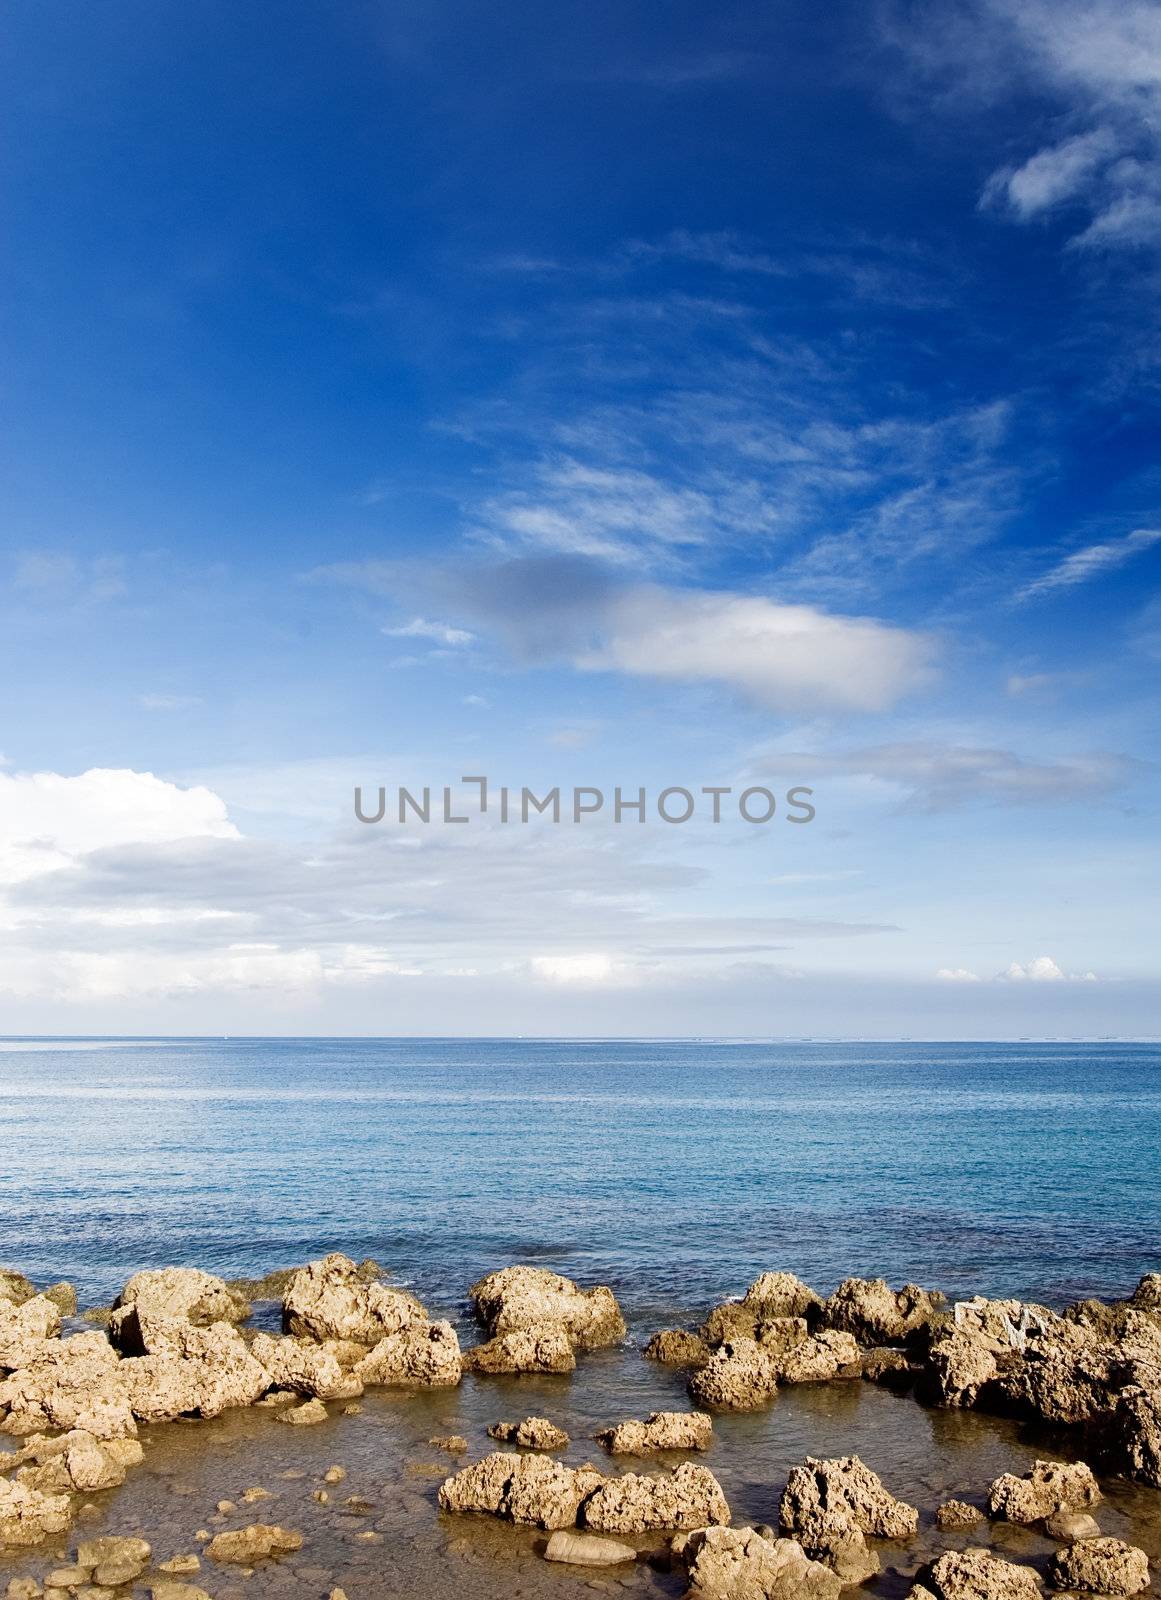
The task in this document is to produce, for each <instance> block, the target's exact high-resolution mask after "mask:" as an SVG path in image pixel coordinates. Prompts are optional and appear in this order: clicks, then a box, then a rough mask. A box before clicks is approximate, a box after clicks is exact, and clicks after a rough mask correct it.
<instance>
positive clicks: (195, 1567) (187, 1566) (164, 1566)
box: [157, 1553, 202, 1577]
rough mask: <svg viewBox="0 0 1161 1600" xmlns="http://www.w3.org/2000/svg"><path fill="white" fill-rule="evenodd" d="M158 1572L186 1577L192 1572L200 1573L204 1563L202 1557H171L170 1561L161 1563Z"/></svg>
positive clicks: (191, 1555)
mask: <svg viewBox="0 0 1161 1600" xmlns="http://www.w3.org/2000/svg"><path fill="white" fill-rule="evenodd" d="M157 1570H158V1572H171V1573H173V1574H174V1576H175V1577H184V1576H186V1575H187V1574H188V1573H191V1572H200V1571H201V1570H202V1562H201V1557H200V1556H195V1555H193V1554H192V1553H191V1554H190V1555H181V1556H170V1558H169V1560H168V1561H159V1562H158V1564H157Z"/></svg>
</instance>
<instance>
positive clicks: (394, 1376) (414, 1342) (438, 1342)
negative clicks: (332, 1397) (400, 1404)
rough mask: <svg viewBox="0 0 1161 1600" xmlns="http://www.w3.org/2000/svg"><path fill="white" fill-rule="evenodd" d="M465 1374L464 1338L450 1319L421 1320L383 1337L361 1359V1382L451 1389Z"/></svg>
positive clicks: (358, 1376)
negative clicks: (462, 1343)
mask: <svg viewBox="0 0 1161 1600" xmlns="http://www.w3.org/2000/svg"><path fill="white" fill-rule="evenodd" d="M462 1375H463V1358H462V1355H461V1352H460V1341H459V1339H458V1338H457V1336H456V1331H455V1329H454V1328H453V1327H452V1325H451V1323H450V1322H421V1323H416V1324H415V1325H414V1326H413V1327H410V1328H404V1329H403V1330H402V1331H401V1332H399V1333H392V1334H388V1335H387V1337H386V1338H383V1339H380V1341H379V1343H378V1344H377V1345H376V1346H375V1348H374V1349H373V1350H372V1351H371V1352H370V1353H369V1354H368V1355H366V1356H364V1358H363V1360H362V1361H360V1362H359V1364H358V1366H357V1367H356V1368H355V1369H354V1377H355V1378H356V1379H357V1380H358V1382H359V1383H360V1384H383V1385H395V1386H397V1387H400V1386H402V1387H414V1388H426V1389H450V1388H454V1387H455V1386H456V1384H457V1383H459V1381H460V1378H461V1377H462Z"/></svg>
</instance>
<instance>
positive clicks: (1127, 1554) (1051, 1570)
mask: <svg viewBox="0 0 1161 1600" xmlns="http://www.w3.org/2000/svg"><path fill="white" fill-rule="evenodd" d="M1048 1579H1049V1582H1050V1583H1051V1584H1052V1586H1053V1588H1054V1589H1072V1590H1078V1591H1079V1592H1080V1593H1082V1594H1116V1595H1121V1594H1140V1592H1141V1590H1142V1589H1147V1588H1148V1587H1149V1558H1148V1556H1147V1555H1146V1554H1145V1552H1144V1551H1143V1550H1138V1548H1137V1547H1136V1545H1132V1544H1125V1543H1124V1542H1123V1541H1122V1540H1120V1539H1100V1538H1098V1539H1077V1540H1076V1542H1075V1543H1073V1544H1070V1545H1068V1546H1066V1547H1065V1548H1064V1549H1062V1550H1058V1551H1057V1552H1056V1554H1055V1555H1054V1556H1053V1558H1052V1560H1051V1562H1050V1563H1049V1567H1048Z"/></svg>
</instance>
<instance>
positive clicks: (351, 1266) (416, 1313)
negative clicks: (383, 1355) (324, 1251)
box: [282, 1253, 428, 1345]
mask: <svg viewBox="0 0 1161 1600" xmlns="http://www.w3.org/2000/svg"><path fill="white" fill-rule="evenodd" d="M427 1320H428V1316H427V1312H426V1311H425V1310H424V1308H423V1306H422V1305H421V1304H420V1302H419V1301H418V1300H417V1299H416V1298H415V1296H414V1295H411V1294H407V1293H406V1292H405V1291H404V1290H402V1289H391V1288H388V1287H387V1285H386V1284H383V1283H379V1282H377V1281H375V1280H370V1281H369V1280H368V1279H367V1278H366V1277H365V1276H364V1275H363V1273H362V1272H361V1270H360V1268H359V1267H358V1266H357V1265H356V1263H355V1262H354V1261H352V1260H351V1258H350V1257H349V1256H344V1255H339V1254H337V1253H336V1254H333V1255H329V1256H324V1257H323V1258H322V1260H320V1261H312V1262H310V1263H309V1265H308V1266H305V1267H300V1268H299V1270H298V1271H297V1272H296V1273H295V1274H294V1276H293V1278H292V1279H291V1280H290V1284H289V1287H288V1288H287V1290H286V1298H285V1299H284V1301H283V1303H282V1326H283V1331H284V1332H286V1333H293V1334H298V1335H300V1336H302V1337H305V1338H311V1339H318V1340H323V1339H350V1340H353V1341H354V1342H355V1343H356V1344H362V1345H376V1344H378V1343H379V1341H380V1340H381V1339H384V1338H386V1337H387V1336H388V1335H389V1334H392V1333H399V1332H401V1331H402V1330H403V1329H404V1328H411V1327H414V1326H415V1325H416V1324H417V1323H423V1322H426V1321H427Z"/></svg>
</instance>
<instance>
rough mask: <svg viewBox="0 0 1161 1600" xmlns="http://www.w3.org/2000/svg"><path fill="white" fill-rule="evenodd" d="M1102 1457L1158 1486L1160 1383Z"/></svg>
mask: <svg viewBox="0 0 1161 1600" xmlns="http://www.w3.org/2000/svg"><path fill="white" fill-rule="evenodd" d="M2 1395H3V1385H0V1397H2ZM1104 1459H1105V1460H1106V1461H1107V1463H1108V1466H1109V1467H1110V1469H1111V1470H1113V1471H1118V1472H1124V1473H1126V1474H1127V1475H1128V1476H1129V1477H1131V1478H1138V1479H1140V1481H1141V1482H1142V1483H1149V1484H1152V1485H1153V1487H1154V1488H1155V1489H1161V1383H1158V1384H1157V1385H1156V1386H1155V1387H1150V1388H1145V1387H1143V1386H1142V1385H1140V1384H1133V1385H1130V1387H1129V1388H1127V1389H1124V1390H1122V1391H1121V1393H1120V1394H1119V1395H1117V1397H1116V1399H1115V1401H1114V1402H1113V1405H1112V1408H1111V1411H1110V1413H1109V1415H1108V1417H1107V1419H1106V1425H1105V1446H1104Z"/></svg>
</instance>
